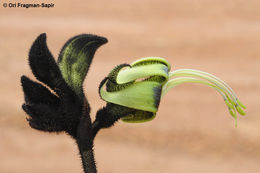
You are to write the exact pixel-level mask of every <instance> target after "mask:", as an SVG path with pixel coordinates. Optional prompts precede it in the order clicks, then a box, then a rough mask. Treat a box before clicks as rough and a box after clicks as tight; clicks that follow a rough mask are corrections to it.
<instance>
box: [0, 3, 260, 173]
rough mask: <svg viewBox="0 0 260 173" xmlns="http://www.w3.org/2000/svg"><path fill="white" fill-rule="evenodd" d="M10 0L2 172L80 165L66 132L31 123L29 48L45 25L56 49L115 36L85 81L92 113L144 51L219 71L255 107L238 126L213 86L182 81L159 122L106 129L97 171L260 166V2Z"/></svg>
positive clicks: (1, 34) (254, 172)
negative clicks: (85, 36) (104, 86)
mask: <svg viewBox="0 0 260 173" xmlns="http://www.w3.org/2000/svg"><path fill="white" fill-rule="evenodd" d="M4 2H5V1H1V2H0V3H1V7H0V60H1V63H0V74H1V75H0V81H1V85H0V172H1V173H18V172H19V173H46V172H48V173H49V172H50V173H52V172H53V173H57V172H62V173H71V172H81V171H82V170H81V165H80V159H79V155H78V153H77V147H76V145H75V144H74V142H73V141H72V140H71V139H70V138H69V137H68V136H66V135H65V134H61V135H56V134H47V133H42V132H38V131H36V130H32V129H31V128H29V126H28V124H27V122H26V120H25V118H26V114H25V113H24V112H23V111H22V110H21V104H22V103H23V93H22V91H21V86H20V76H21V75H22V74H25V75H28V76H30V77H32V78H33V76H32V74H31V71H30V69H29V66H28V62H27V54H28V50H29V48H30V46H31V44H32V42H33V41H34V39H35V38H36V37H37V36H38V35H39V34H40V33H42V32H46V33H47V36H48V40H47V41H48V45H49V48H50V50H51V51H52V53H53V55H54V56H55V57H57V55H58V53H59V50H60V49H61V47H62V46H63V44H64V43H65V41H67V40H68V39H69V38H70V37H72V36H74V35H76V34H80V33H93V34H97V35H101V36H105V37H107V38H108V39H109V43H108V44H106V45H105V46H103V47H101V48H100V49H99V50H98V52H97V53H96V56H95V59H94V61H93V64H92V67H91V69H90V72H89V74H88V77H87V79H86V81H85V85H84V86H85V92H86V93H87V96H88V99H89V101H90V104H91V105H92V117H93V118H94V116H95V112H96V110H97V109H98V108H100V107H101V106H102V105H104V102H103V101H101V99H100V98H99V96H98V92H97V87H98V85H99V82H100V81H101V80H102V79H103V78H104V77H105V76H106V75H107V74H108V72H109V71H110V69H112V68H113V67H114V66H115V65H117V64H120V63H124V62H128V63H130V62H132V61H134V60H136V59H138V58H141V57H146V56H160V57H164V58H166V59H167V60H168V61H169V62H170V63H171V64H172V65H173V67H174V68H175V69H178V68H193V69H200V70H203V71H207V72H210V73H212V74H215V75H216V76H218V77H220V78H221V79H223V80H224V81H226V82H227V83H228V84H230V85H231V86H232V87H233V89H234V90H235V92H236V93H237V94H238V96H239V98H240V100H241V101H242V102H243V103H244V104H245V105H246V106H247V110H246V112H247V116H246V117H241V116H240V117H239V118H238V128H235V122H234V120H233V118H232V117H231V116H230V115H229V113H228V110H227V108H226V106H225V104H224V102H223V100H222V98H221V96H220V95H218V93H217V92H215V91H214V90H213V89H211V88H209V87H206V86H203V85H199V84H185V85H182V86H179V87H176V88H175V89H173V90H171V91H170V92H169V93H168V95H167V96H166V97H165V98H164V100H163V101H162V102H161V105H160V109H159V112H158V114H157V117H156V119H154V120H153V121H152V122H149V123H144V124H126V123H122V122H119V123H117V124H116V126H114V127H113V128H111V129H108V130H103V131H101V133H100V134H98V136H97V139H96V143H95V151H96V161H97V166H98V170H99V172H104V173H114V172H115V173H133V172H134V173H146V172H147V173H148V172H149V173H158V172H167V173H168V172H169V173H170V172H175V173H190V172H193V173H206V172H211V173H219V172H221V173H230V172H236V173H258V172H260V126H259V124H260V116H259V113H260V80H259V74H260V67H259V66H260V49H259V46H260V1H258V0H251V1H244V0H236V1H234V0H211V1H207V0H196V1H194V0H164V1H158V0H142V1H140V0H110V1H105V0H103V1H94V0H92V1H83V0H82V1H64V0H55V1H48V2H50V3H55V7H54V8H51V9H39V8H37V9H32V8H31V9H18V8H3V7H2V4H3V3H4ZM12 2H15V1H12ZM23 2H24V3H25V2H30V3H32V2H34V1H23ZM35 2H36V1H35ZM37 2H38V1H37Z"/></svg>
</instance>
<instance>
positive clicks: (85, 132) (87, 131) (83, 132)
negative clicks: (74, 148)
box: [76, 99, 97, 173]
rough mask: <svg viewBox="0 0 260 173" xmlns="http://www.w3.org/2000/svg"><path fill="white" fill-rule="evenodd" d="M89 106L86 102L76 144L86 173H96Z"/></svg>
mask: <svg viewBox="0 0 260 173" xmlns="http://www.w3.org/2000/svg"><path fill="white" fill-rule="evenodd" d="M87 108H88V104H87V101H86V99H85V100H84V107H83V110H82V117H81V119H80V122H79V125H78V130H77V137H76V142H77V144H78V148H79V152H80V156H81V160H82V165H83V169H84V172H85V173H96V172H97V169H96V163H95V159H94V153H93V139H94V138H93V135H92V130H91V118H90V115H89V112H88V109H87Z"/></svg>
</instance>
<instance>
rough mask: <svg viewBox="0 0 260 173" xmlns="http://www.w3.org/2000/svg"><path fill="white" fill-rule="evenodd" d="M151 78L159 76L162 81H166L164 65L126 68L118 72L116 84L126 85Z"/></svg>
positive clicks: (166, 74)
mask: <svg viewBox="0 0 260 173" xmlns="http://www.w3.org/2000/svg"><path fill="white" fill-rule="evenodd" d="M151 76H161V77H163V78H164V81H167V80H168V68H167V66H165V65H164V64H149V65H143V66H137V67H132V68H127V69H123V70H121V71H119V73H118V75H117V78H116V82H117V83H118V84H123V83H128V82H130V81H134V80H137V79H142V78H148V77H151Z"/></svg>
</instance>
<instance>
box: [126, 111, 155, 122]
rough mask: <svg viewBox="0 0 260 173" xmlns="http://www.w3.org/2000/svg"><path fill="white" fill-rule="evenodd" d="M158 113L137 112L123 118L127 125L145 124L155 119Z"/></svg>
mask: <svg viewBox="0 0 260 173" xmlns="http://www.w3.org/2000/svg"><path fill="white" fill-rule="evenodd" d="M155 116H156V113H153V112H147V111H141V110H136V112H134V113H132V114H129V115H127V116H124V117H123V118H121V120H122V121H124V122H126V123H144V122H147V121H151V120H153V119H154V118H155Z"/></svg>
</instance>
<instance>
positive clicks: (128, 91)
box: [100, 81, 162, 112]
mask: <svg viewBox="0 0 260 173" xmlns="http://www.w3.org/2000/svg"><path fill="white" fill-rule="evenodd" d="M105 85H106V83H105V84H104V85H103V86H102V87H101V88H100V96H101V98H102V99H104V100H105V101H107V102H110V103H114V104H118V105H121V106H126V107H129V108H134V109H138V110H143V111H149V112H157V110H158V106H159V103H160V96H161V88H162V85H161V84H160V83H158V82H154V81H142V82H136V83H134V84H133V85H131V86H129V87H126V88H124V89H122V90H120V91H115V92H107V91H105V90H104V89H105Z"/></svg>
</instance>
